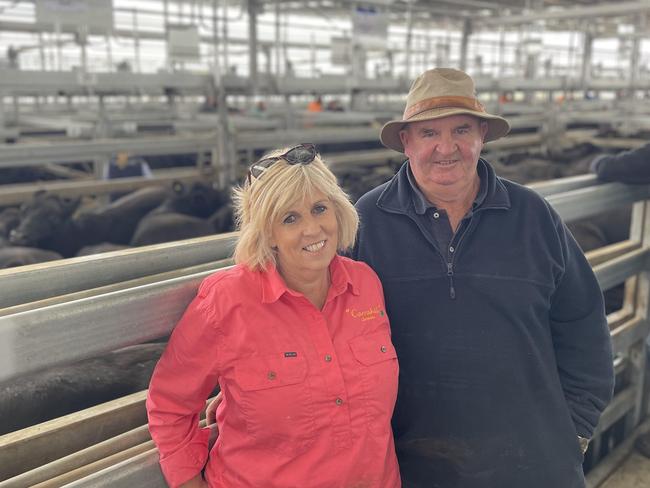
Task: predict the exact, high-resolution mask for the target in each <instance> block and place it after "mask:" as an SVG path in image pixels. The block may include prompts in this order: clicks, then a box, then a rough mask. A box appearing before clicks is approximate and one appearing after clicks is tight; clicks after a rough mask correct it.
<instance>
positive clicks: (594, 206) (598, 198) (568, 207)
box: [547, 183, 650, 222]
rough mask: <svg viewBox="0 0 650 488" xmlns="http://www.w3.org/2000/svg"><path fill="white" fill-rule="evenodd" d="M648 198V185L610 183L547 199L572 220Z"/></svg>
mask: <svg viewBox="0 0 650 488" xmlns="http://www.w3.org/2000/svg"><path fill="white" fill-rule="evenodd" d="M648 198H650V186H648V185H624V184H622V183H608V184H605V185H599V186H593V187H590V188H581V189H579V190H572V191H569V192H566V193H561V194H557V195H550V196H549V197H548V198H547V200H548V202H549V203H550V204H551V205H553V207H554V208H555V210H557V212H558V213H559V214H560V216H561V217H562V218H563V219H564V221H565V222H570V221H572V220H577V219H580V218H582V217H589V216H590V215H595V214H598V213H601V212H606V211H607V210H611V209H612V208H614V207H617V206H621V205H627V204H630V203H634V202H638V201H639V200H647V199H648Z"/></svg>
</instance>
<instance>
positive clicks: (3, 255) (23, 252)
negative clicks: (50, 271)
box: [0, 246, 63, 269]
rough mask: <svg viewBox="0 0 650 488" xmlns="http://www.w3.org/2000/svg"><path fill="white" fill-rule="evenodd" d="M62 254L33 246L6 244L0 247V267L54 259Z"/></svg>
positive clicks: (11, 266) (59, 257)
mask: <svg viewBox="0 0 650 488" xmlns="http://www.w3.org/2000/svg"><path fill="white" fill-rule="evenodd" d="M62 258H63V256H61V255H60V254H58V253H56V252H54V251H46V250H44V249H38V248H35V247H23V246H6V247H0V269H4V268H15V267H16V266H26V265H28V264H36V263H43V262H45V261H56V260H57V259H62Z"/></svg>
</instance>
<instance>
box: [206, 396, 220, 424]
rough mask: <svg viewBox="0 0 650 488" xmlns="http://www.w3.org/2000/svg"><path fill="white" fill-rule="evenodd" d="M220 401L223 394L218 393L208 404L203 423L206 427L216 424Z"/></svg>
mask: <svg viewBox="0 0 650 488" xmlns="http://www.w3.org/2000/svg"><path fill="white" fill-rule="evenodd" d="M222 401H223V393H222V392H219V393H218V394H217V396H216V397H214V398H213V399H212V401H211V402H210V403H209V404H208V407H207V408H206V409H205V422H206V424H207V425H212V424H215V423H216V422H217V407H218V406H219V404H220V403H221V402H222Z"/></svg>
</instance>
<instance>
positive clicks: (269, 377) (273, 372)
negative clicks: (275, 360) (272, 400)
mask: <svg viewBox="0 0 650 488" xmlns="http://www.w3.org/2000/svg"><path fill="white" fill-rule="evenodd" d="M277 376H278V375H277V374H276V373H275V371H269V374H268V375H266V377H267V378H268V379H270V380H274V379H275V378H277Z"/></svg>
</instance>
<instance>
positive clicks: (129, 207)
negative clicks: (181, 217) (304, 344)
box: [72, 186, 168, 245]
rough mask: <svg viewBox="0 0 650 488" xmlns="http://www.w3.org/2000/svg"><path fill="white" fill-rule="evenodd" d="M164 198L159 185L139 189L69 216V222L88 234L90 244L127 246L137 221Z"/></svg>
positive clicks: (166, 194) (164, 192)
mask: <svg viewBox="0 0 650 488" xmlns="http://www.w3.org/2000/svg"><path fill="white" fill-rule="evenodd" d="M167 197H168V190H167V189H165V188H164V187H162V186H150V187H145V188H140V189H139V190H136V191H134V192H131V193H129V194H127V195H125V196H123V197H121V198H118V199H117V200H115V201H114V202H112V203H110V204H109V205H105V206H102V207H98V208H95V209H92V210H89V211H84V212H79V214H78V215H75V216H74V217H73V218H72V220H73V224H74V226H75V227H76V228H78V229H82V230H83V232H84V234H86V235H92V236H93V240H94V243H99V242H107V243H113V244H121V245H127V244H128V243H129V242H130V241H131V238H132V237H133V233H134V232H135V229H136V227H137V225H138V222H140V220H141V219H142V218H143V217H144V216H145V215H147V214H148V213H149V212H151V211H152V210H153V209H155V208H156V207H158V206H159V205H160V204H161V203H163V202H164V201H165V199H166V198H167ZM89 244H90V243H89Z"/></svg>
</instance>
